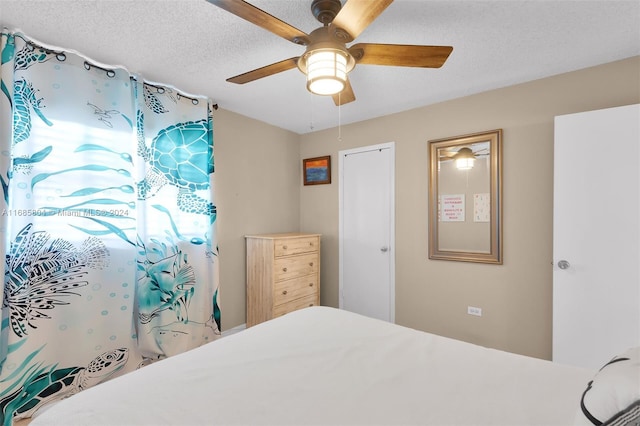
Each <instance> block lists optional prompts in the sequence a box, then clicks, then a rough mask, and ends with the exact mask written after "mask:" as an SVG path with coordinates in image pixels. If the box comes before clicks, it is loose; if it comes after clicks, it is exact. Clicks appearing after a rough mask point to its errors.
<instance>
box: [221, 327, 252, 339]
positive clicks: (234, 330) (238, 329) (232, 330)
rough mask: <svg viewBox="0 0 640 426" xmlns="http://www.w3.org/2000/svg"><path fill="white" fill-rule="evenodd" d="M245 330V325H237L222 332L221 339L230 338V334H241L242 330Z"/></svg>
mask: <svg viewBox="0 0 640 426" xmlns="http://www.w3.org/2000/svg"><path fill="white" fill-rule="evenodd" d="M246 328H247V324H240V325H237V326H235V327H233V328H230V329H229V330H224V331H223V332H222V337H227V336H230V335H232V334H236V333H239V332H241V331H242V330H244V329H246Z"/></svg>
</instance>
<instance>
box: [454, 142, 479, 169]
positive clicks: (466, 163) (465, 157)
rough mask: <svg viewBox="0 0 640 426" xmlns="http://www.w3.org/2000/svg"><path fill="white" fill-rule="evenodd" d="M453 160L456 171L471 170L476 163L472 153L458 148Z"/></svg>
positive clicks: (465, 148)
mask: <svg viewBox="0 0 640 426" xmlns="http://www.w3.org/2000/svg"><path fill="white" fill-rule="evenodd" d="M453 158H454V159H455V161H456V168H457V169H458V170H471V169H473V165H474V163H475V161H476V157H475V156H474V155H473V151H472V150H471V149H469V148H467V147H464V148H460V150H459V151H458V153H457V154H456V155H455V156H454V157H453Z"/></svg>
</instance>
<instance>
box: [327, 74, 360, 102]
mask: <svg viewBox="0 0 640 426" xmlns="http://www.w3.org/2000/svg"><path fill="white" fill-rule="evenodd" d="M332 97H333V103H335V104H336V106H340V105H344V104H348V103H349V102H353V101H355V100H356V95H355V93H353V87H351V83H350V82H349V79H348V78H347V84H346V85H345V86H344V89H342V92H340V93H336V94H335V95H333V96H332Z"/></svg>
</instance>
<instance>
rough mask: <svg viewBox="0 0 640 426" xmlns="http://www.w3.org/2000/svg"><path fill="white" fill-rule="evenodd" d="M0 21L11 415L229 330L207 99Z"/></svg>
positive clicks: (2, 378)
mask: <svg viewBox="0 0 640 426" xmlns="http://www.w3.org/2000/svg"><path fill="white" fill-rule="evenodd" d="M1 36H2V38H1V45H0V49H1V53H2V65H1V68H0V77H1V84H0V89H1V91H2V93H0V182H1V184H2V196H1V197H0V213H1V214H0V236H1V237H2V239H1V240H0V251H1V252H2V254H3V255H4V258H5V265H4V285H3V286H2V287H1V291H2V308H1V309H2V311H1V312H2V323H1V328H0V419H1V420H2V421H1V422H0V423H2V424H3V425H5V426H6V425H10V424H11V422H12V419H19V418H23V417H30V416H32V415H33V414H34V413H35V412H36V411H37V410H38V409H40V408H41V407H42V406H44V405H46V404H48V403H51V402H55V401H57V400H59V399H62V398H65V397H68V396H70V395H72V394H74V393H76V392H79V391H82V390H83V389H86V388H88V387H91V386H93V385H96V384H98V383H101V382H104V381H105V380H108V379H110V378H113V377H116V376H118V375H121V374H125V373H127V372H129V371H132V370H135V369H137V368H141V367H143V366H144V365H146V364H148V363H151V362H154V361H156V360H160V359H163V358H165V357H168V356H172V355H175V354H177V353H180V352H183V351H186V350H189V349H191V348H194V347H197V346H200V345H202V344H204V343H206V342H208V341H211V340H214V339H216V338H217V336H219V335H220V310H219V307H218V306H219V300H218V255H217V237H216V226H215V225H216V207H215V200H214V198H213V188H214V162H213V158H214V157H213V118H212V105H211V103H210V102H209V100H208V99H207V98H204V97H200V96H187V95H185V94H183V93H180V92H179V91H178V90H176V89H175V88H172V87H170V86H166V85H161V84H152V83H150V82H148V81H145V80H144V78H142V77H141V76H139V75H132V74H130V73H129V72H128V71H127V70H126V69H124V68H121V67H110V66H104V65H101V64H99V63H96V62H94V61H91V60H90V59H87V58H85V57H84V56H81V55H79V54H77V53H74V52H69V51H64V50H59V49H54V48H49V47H46V46H43V45H42V44H41V43H38V42H35V41H33V40H30V39H29V38H28V37H27V36H25V35H24V34H21V33H18V32H11V31H9V30H6V29H4V30H3V31H2V34H1ZM167 391H168V392H170V391H171V389H167ZM175 391H176V392H179V390H175Z"/></svg>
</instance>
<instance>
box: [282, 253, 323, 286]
mask: <svg viewBox="0 0 640 426" xmlns="http://www.w3.org/2000/svg"><path fill="white" fill-rule="evenodd" d="M318 263H319V255H318V253H317V252H316V253H311V254H302V255H299V256H291V257H281V258H277V259H276V260H275V262H274V271H273V276H274V279H275V281H282V280H290V279H293V278H299V277H302V276H305V275H310V274H314V273H316V272H317V271H318Z"/></svg>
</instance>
